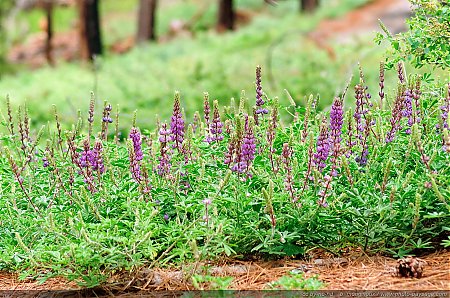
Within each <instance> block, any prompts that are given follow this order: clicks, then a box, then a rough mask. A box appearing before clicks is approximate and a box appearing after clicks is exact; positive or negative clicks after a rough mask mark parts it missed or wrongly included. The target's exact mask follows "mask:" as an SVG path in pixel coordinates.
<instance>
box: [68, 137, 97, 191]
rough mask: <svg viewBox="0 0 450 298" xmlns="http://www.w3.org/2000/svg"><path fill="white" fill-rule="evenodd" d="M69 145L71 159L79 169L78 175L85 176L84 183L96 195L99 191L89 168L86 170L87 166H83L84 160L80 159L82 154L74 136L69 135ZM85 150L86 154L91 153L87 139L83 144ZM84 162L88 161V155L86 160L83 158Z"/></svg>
mask: <svg viewBox="0 0 450 298" xmlns="http://www.w3.org/2000/svg"><path fill="white" fill-rule="evenodd" d="M86 144H87V145H86ZM67 145H68V147H69V153H70V157H71V159H72V163H73V164H74V165H75V166H76V167H78V173H79V174H80V175H83V178H84V182H85V183H86V184H87V189H88V190H89V191H90V192H91V193H95V192H96V191H97V190H96V188H95V185H94V179H93V176H92V171H90V170H89V168H87V169H88V170H86V166H84V164H83V165H82V162H81V161H82V158H81V157H80V154H79V153H78V152H77V147H76V145H75V141H74V139H73V135H69V136H68V137H67ZM86 148H87V150H86ZM83 149H84V152H86V151H89V141H88V140H87V139H86V140H85V141H84V143H83ZM83 160H84V161H85V160H87V154H86V159H84V157H83Z"/></svg>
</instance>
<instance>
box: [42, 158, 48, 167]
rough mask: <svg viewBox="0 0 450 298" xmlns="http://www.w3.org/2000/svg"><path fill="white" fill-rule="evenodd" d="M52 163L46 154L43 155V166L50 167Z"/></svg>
mask: <svg viewBox="0 0 450 298" xmlns="http://www.w3.org/2000/svg"><path fill="white" fill-rule="evenodd" d="M49 165H50V162H49V161H48V159H47V158H46V157H45V156H44V157H42V166H43V167H44V168H46V167H48V166H49Z"/></svg>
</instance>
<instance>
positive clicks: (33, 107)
mask: <svg viewBox="0 0 450 298" xmlns="http://www.w3.org/2000/svg"><path fill="white" fill-rule="evenodd" d="M409 14H410V3H409V2H408V1H407V0H279V1H274V0H265V1H264V0H0V25H1V27H0V96H1V97H6V96H7V95H9V97H10V100H11V102H12V104H13V106H17V105H19V104H23V103H26V106H27V108H28V110H29V112H30V114H31V116H32V120H33V124H35V125H36V124H38V123H39V124H40V123H46V122H47V121H48V120H50V119H53V114H52V104H55V105H56V106H57V107H58V110H59V112H60V114H62V116H63V117H62V118H63V119H64V120H63V122H65V123H72V122H73V121H75V119H76V117H77V111H78V110H81V111H82V113H85V111H87V107H88V105H89V99H90V92H91V91H93V92H94V93H95V95H96V101H97V103H98V104H99V105H103V101H104V100H107V101H108V102H110V103H112V104H113V106H115V105H117V104H118V105H119V106H120V110H121V116H122V119H123V120H122V124H121V125H123V127H129V125H130V123H131V117H132V114H133V112H134V110H138V118H137V123H138V125H139V126H140V127H141V128H149V129H150V128H153V127H154V125H155V119H156V115H159V117H160V118H162V119H163V120H164V119H167V118H168V117H169V116H170V113H171V105H172V102H173V94H174V92H175V91H176V90H179V91H180V92H181V96H182V105H183V108H184V110H185V113H186V117H187V118H188V120H189V121H190V120H191V119H192V115H193V114H194V112H195V111H196V110H201V109H202V102H203V92H205V91H207V92H209V94H210V97H211V99H218V100H219V102H220V103H221V104H222V105H228V104H229V102H230V98H232V97H234V98H236V99H237V100H238V98H239V97H240V96H241V92H242V90H244V91H245V94H246V96H247V97H248V98H249V102H250V104H251V105H253V104H254V101H253V100H254V93H255V91H254V89H255V86H254V81H255V67H256V66H257V65H261V67H262V73H263V80H262V85H263V90H264V92H265V93H266V94H267V95H268V96H269V97H274V96H278V97H279V98H280V101H281V103H282V104H286V105H287V104H288V103H289V102H288V96H287V93H286V92H285V89H286V90H288V91H289V93H290V94H291V96H292V97H293V98H294V100H295V101H296V102H297V103H298V104H303V103H304V102H305V97H306V96H308V95H309V94H313V95H316V94H320V98H321V100H320V102H319V107H320V108H324V109H326V108H327V107H328V105H329V104H330V103H331V101H332V99H333V96H335V95H336V94H338V93H339V92H342V90H343V89H344V87H345V85H346V82H347V81H348V79H349V78H350V76H351V75H352V74H355V75H356V76H355V77H354V79H353V81H354V82H356V81H357V79H358V78H357V74H358V63H360V64H361V66H362V68H363V70H364V71H365V72H366V76H365V79H366V81H367V83H368V85H369V87H370V89H369V91H371V92H372V93H373V94H377V93H378V89H377V88H378V69H379V63H380V62H381V61H383V60H384V58H383V53H384V51H385V49H384V47H383V46H378V45H376V44H375V43H374V41H373V40H374V37H375V32H376V31H380V27H379V24H378V19H380V20H381V21H382V22H383V23H384V24H385V25H386V26H387V27H388V28H389V30H390V31H391V32H392V33H397V32H400V31H402V30H405V29H406V25H405V19H406V18H407V17H408V16H409ZM394 73H395V71H392V72H391V75H388V79H389V77H391V78H392V81H394V80H395V74H394ZM387 87H388V88H389V87H391V88H394V84H393V83H392V85H389V80H388V82H387ZM347 101H349V104H351V102H352V101H353V97H352V94H351V92H350V94H349V95H348V96H347ZM97 107H98V106H97ZM124 122H125V123H124Z"/></svg>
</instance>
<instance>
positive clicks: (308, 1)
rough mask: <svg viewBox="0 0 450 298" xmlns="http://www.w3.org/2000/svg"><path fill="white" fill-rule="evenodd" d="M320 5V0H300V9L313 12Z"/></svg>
mask: <svg viewBox="0 0 450 298" xmlns="http://www.w3.org/2000/svg"><path fill="white" fill-rule="evenodd" d="M318 6H319V0H300V11H301V12H307V13H311V12H314V11H315V10H316V8H317V7H318Z"/></svg>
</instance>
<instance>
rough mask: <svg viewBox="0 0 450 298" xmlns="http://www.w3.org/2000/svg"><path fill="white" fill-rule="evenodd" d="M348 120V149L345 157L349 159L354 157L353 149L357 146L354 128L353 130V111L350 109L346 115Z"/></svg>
mask: <svg viewBox="0 0 450 298" xmlns="http://www.w3.org/2000/svg"><path fill="white" fill-rule="evenodd" d="M346 119H347V143H346V145H347V148H346V153H345V156H346V157H347V158H349V157H350V156H351V155H353V147H354V146H355V145H356V141H355V140H353V134H354V128H353V116H352V110H351V109H349V110H348V111H347V113H346Z"/></svg>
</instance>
